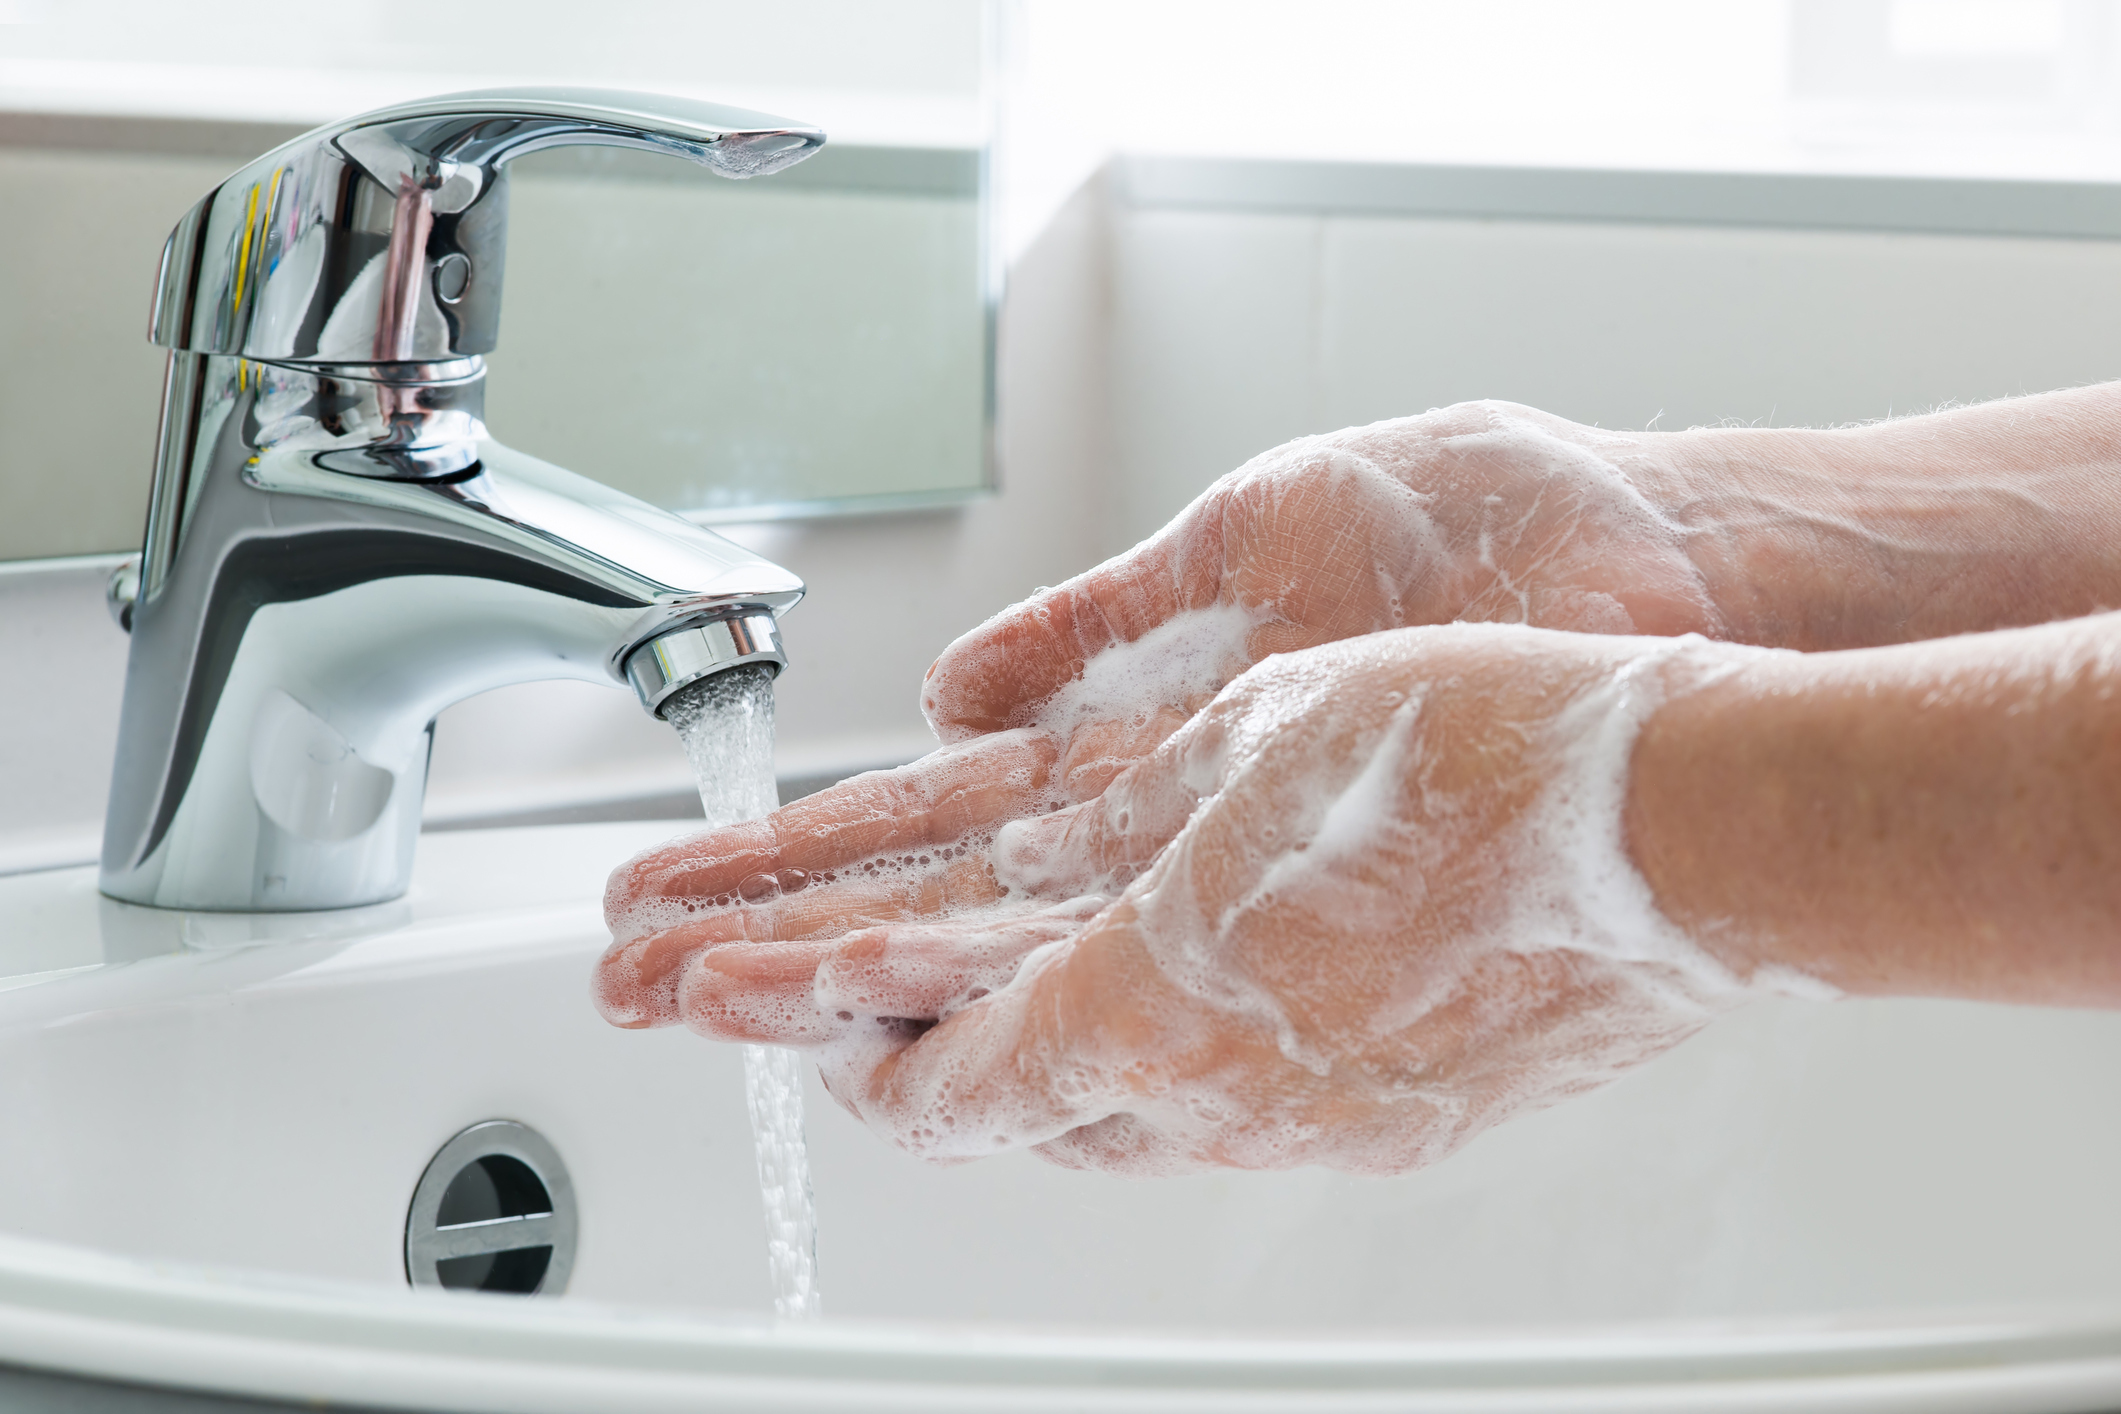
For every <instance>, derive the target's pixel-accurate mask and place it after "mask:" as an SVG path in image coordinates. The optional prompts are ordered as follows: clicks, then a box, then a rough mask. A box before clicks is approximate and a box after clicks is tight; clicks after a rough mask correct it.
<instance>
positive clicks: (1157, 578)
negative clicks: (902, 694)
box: [921, 502, 1222, 744]
mask: <svg viewBox="0 0 2121 1414" xmlns="http://www.w3.org/2000/svg"><path fill="white" fill-rule="evenodd" d="M1220 539H1221V537H1220V533H1219V520H1218V518H1217V517H1216V516H1215V515H1213V514H1207V513H1204V512H1203V510H1202V507H1201V505H1200V503H1198V502H1197V503H1195V506H1194V507H1192V508H1190V509H1189V510H1188V511H1187V513H1186V514H1184V515H1182V516H1180V517H1179V518H1178V519H1177V520H1175V521H1173V522H1172V523H1171V524H1170V525H1168V526H1166V527H1164V529H1163V530H1162V531H1160V532H1158V533H1157V535H1156V536H1154V537H1153V538H1152V539H1150V540H1147V541H1145V542H1143V543H1142V544H1140V545H1138V546H1136V547H1135V548H1134V549H1132V550H1130V551H1128V552H1127V553H1126V554H1124V555H1119V556H1117V557H1115V558H1113V559H1110V560H1107V561H1106V562H1105V563H1103V564H1101V565H1099V566H1097V567H1096V568H1095V569H1091V570H1088V571H1085V572H1084V573H1082V574H1079V575H1077V576H1076V577H1075V578H1073V579H1071V580H1069V581H1068V582H1067V583H1065V584H1063V585H1061V586H1060V587H1058V588H1056V589H1043V590H1040V591H1039V592H1038V593H1036V594H1034V595H1032V596H1031V597H1030V598H1029V599H1026V600H1024V601H1023V602H1022V603H1020V604H1016V605H1013V606H1011V607H1010V608H1007V609H1004V610H1003V611H1002V612H1001V613H999V614H997V615H995V616H994V617H993V618H991V619H989V620H987V622H985V623H983V624H981V625H980V626H979V627H978V628H976V629H974V630H972V631H971V632H970V633H968V634H966V635H965V636H964V637H962V638H960V639H958V640H957V641H956V642H955V643H952V644H951V645H950V646H949V647H948V648H946V649H944V650H943V654H942V656H941V657H940V658H938V659H936V660H935V665H934V666H933V667H932V668H930V669H929V670H928V677H927V680H926V682H924V683H923V684H922V688H921V710H922V711H923V712H925V713H926V714H927V717H928V724H929V725H930V726H931V727H933V728H934V730H935V734H936V736H937V737H939V738H940V739H941V740H942V741H943V742H944V743H946V744H947V743H951V742H958V741H963V740H965V739H967V738H968V737H973V736H977V735H980V734H982V733H985V732H996V731H1004V730H1007V729H1008V728H1011V727H1019V726H1024V725H1027V724H1028V723H1029V722H1030V721H1031V719H1032V714H1033V713H1034V712H1036V710H1037V709H1038V707H1039V705H1040V704H1042V703H1043V702H1045V701H1046V699H1048V698H1050V697H1051V696H1053V694H1054V693H1056V692H1058V691H1059V690H1060V689H1061V688H1063V687H1065V686H1067V685H1068V684H1069V683H1070V682H1072V681H1074V680H1075V679H1076V678H1077V677H1078V676H1079V675H1080V674H1081V672H1082V669H1083V664H1084V663H1086V662H1088V661H1089V660H1090V659H1091V658H1093V657H1095V656H1096V655H1097V654H1099V653H1101V652H1103V651H1104V650H1105V649H1107V648H1109V647H1111V646H1112V645H1113V644H1115V643H1132V642H1133V641H1134V640H1136V639H1138V638H1140V637H1141V636H1142V635H1143V634H1145V633H1147V632H1149V631H1150V630H1151V629H1153V628H1155V627H1157V626H1158V625H1159V624H1163V623H1167V622H1169V621H1170V620H1171V619H1173V618H1175V617H1177V616H1178V615H1179V614H1181V613H1184V612H1185V611H1187V610H1189V609H1204V608H1207V607H1209V606H1210V605H1212V604H1214V603H1215V602H1217V598H1218V596H1219V594H1220V593H1221V589H1222V583H1221V581H1222V554H1221V544H1220Z"/></svg>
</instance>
